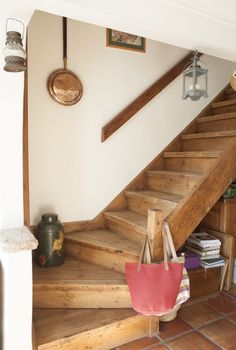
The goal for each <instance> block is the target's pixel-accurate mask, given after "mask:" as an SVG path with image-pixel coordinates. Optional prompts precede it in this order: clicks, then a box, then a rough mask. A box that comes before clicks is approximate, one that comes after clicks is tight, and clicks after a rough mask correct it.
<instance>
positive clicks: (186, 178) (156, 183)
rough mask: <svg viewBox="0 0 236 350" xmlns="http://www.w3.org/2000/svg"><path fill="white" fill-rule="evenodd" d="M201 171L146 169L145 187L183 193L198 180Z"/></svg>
mask: <svg viewBox="0 0 236 350" xmlns="http://www.w3.org/2000/svg"><path fill="white" fill-rule="evenodd" d="M201 175H202V174H201V173H197V172H196V173H194V172H192V173H191V172H186V171H171V170H149V171H147V188H148V189H151V190H157V191H158V190H159V191H163V192H164V191H167V192H168V193H170V192H171V193H173V194H179V195H184V194H185V193H187V192H188V191H189V190H190V189H191V188H192V187H193V186H194V185H195V184H196V182H197V181H198V180H199V178H200V176H201Z"/></svg>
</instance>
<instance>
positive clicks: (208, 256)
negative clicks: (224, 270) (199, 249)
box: [200, 253, 220, 260]
mask: <svg viewBox="0 0 236 350" xmlns="http://www.w3.org/2000/svg"><path fill="white" fill-rule="evenodd" d="M216 258H220V253H219V254H212V255H205V256H200V259H201V260H210V259H216Z"/></svg>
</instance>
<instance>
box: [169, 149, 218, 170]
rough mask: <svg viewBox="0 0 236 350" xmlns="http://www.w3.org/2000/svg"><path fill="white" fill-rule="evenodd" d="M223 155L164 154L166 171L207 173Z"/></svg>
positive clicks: (202, 152)
mask: <svg viewBox="0 0 236 350" xmlns="http://www.w3.org/2000/svg"><path fill="white" fill-rule="evenodd" d="M221 153H222V152H221V151H194V152H164V158H165V169H167V170H177V171H179V170H180V171H190V172H205V171H207V170H208V169H209V167H210V166H211V165H212V164H213V162H215V161H216V159H217V157H219V156H220V155H221Z"/></svg>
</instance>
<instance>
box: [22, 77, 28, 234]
mask: <svg viewBox="0 0 236 350" xmlns="http://www.w3.org/2000/svg"><path fill="white" fill-rule="evenodd" d="M28 146H29V140H28V71H27V70H26V71H25V74H24V104H23V209H24V224H25V225H26V226H28V227H29V226H30V199H29V149H28Z"/></svg>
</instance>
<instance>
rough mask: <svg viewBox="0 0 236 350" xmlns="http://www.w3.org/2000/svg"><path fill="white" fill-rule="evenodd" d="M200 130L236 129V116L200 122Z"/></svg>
mask: <svg viewBox="0 0 236 350" xmlns="http://www.w3.org/2000/svg"><path fill="white" fill-rule="evenodd" d="M197 129H198V132H208V131H226V130H236V118H230V119H222V120H216V121H210V122H206V123H198V128H197Z"/></svg>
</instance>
